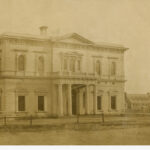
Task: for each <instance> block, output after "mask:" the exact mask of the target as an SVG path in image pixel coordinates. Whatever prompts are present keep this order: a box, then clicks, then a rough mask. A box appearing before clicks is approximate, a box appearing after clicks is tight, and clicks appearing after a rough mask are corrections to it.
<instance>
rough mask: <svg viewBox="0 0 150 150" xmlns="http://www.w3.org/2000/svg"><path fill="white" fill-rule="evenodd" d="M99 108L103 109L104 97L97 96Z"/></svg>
mask: <svg viewBox="0 0 150 150" xmlns="http://www.w3.org/2000/svg"><path fill="white" fill-rule="evenodd" d="M97 109H98V110H101V109H102V97H101V96H97Z"/></svg>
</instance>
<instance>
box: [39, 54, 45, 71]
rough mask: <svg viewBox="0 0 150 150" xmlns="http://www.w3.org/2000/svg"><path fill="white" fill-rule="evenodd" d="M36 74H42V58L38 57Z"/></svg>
mask: <svg viewBox="0 0 150 150" xmlns="http://www.w3.org/2000/svg"><path fill="white" fill-rule="evenodd" d="M38 72H39V73H43V72H44V58H43V56H40V57H39V58H38Z"/></svg>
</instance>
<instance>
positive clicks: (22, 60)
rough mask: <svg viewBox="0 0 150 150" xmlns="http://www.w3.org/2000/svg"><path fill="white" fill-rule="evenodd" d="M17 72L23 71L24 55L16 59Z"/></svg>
mask: <svg viewBox="0 0 150 150" xmlns="http://www.w3.org/2000/svg"><path fill="white" fill-rule="evenodd" d="M18 70H19V71H24V70H25V56H24V55H20V56H19V57H18Z"/></svg>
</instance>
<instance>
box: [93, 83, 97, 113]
mask: <svg viewBox="0 0 150 150" xmlns="http://www.w3.org/2000/svg"><path fill="white" fill-rule="evenodd" d="M93 89H94V91H93V92H94V93H93V94H94V95H93V112H94V114H96V113H97V86H96V85H94V88H93Z"/></svg>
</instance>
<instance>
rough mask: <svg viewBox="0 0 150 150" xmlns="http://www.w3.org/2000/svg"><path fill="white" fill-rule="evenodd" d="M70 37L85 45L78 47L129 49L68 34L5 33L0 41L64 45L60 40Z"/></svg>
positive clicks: (0, 37) (75, 34) (0, 36)
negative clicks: (17, 40) (13, 39)
mask: <svg viewBox="0 0 150 150" xmlns="http://www.w3.org/2000/svg"><path fill="white" fill-rule="evenodd" d="M70 36H76V37H78V38H80V39H82V40H84V41H85V43H79V44H80V45H84V46H93V47H98V48H110V49H117V50H123V51H126V50H128V49H129V48H127V47H124V46H123V45H119V44H112V43H102V42H101V43H95V42H92V41H90V40H88V39H86V38H84V37H82V36H80V35H79V34H77V33H70V34H66V35H64V36H58V37H52V36H41V35H32V34H21V33H11V32H5V33H3V34H1V35H0V39H2V38H17V39H29V40H38V41H51V42H58V43H59V42H60V43H65V42H61V39H66V38H69V37H70ZM70 44H77V43H70Z"/></svg>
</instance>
